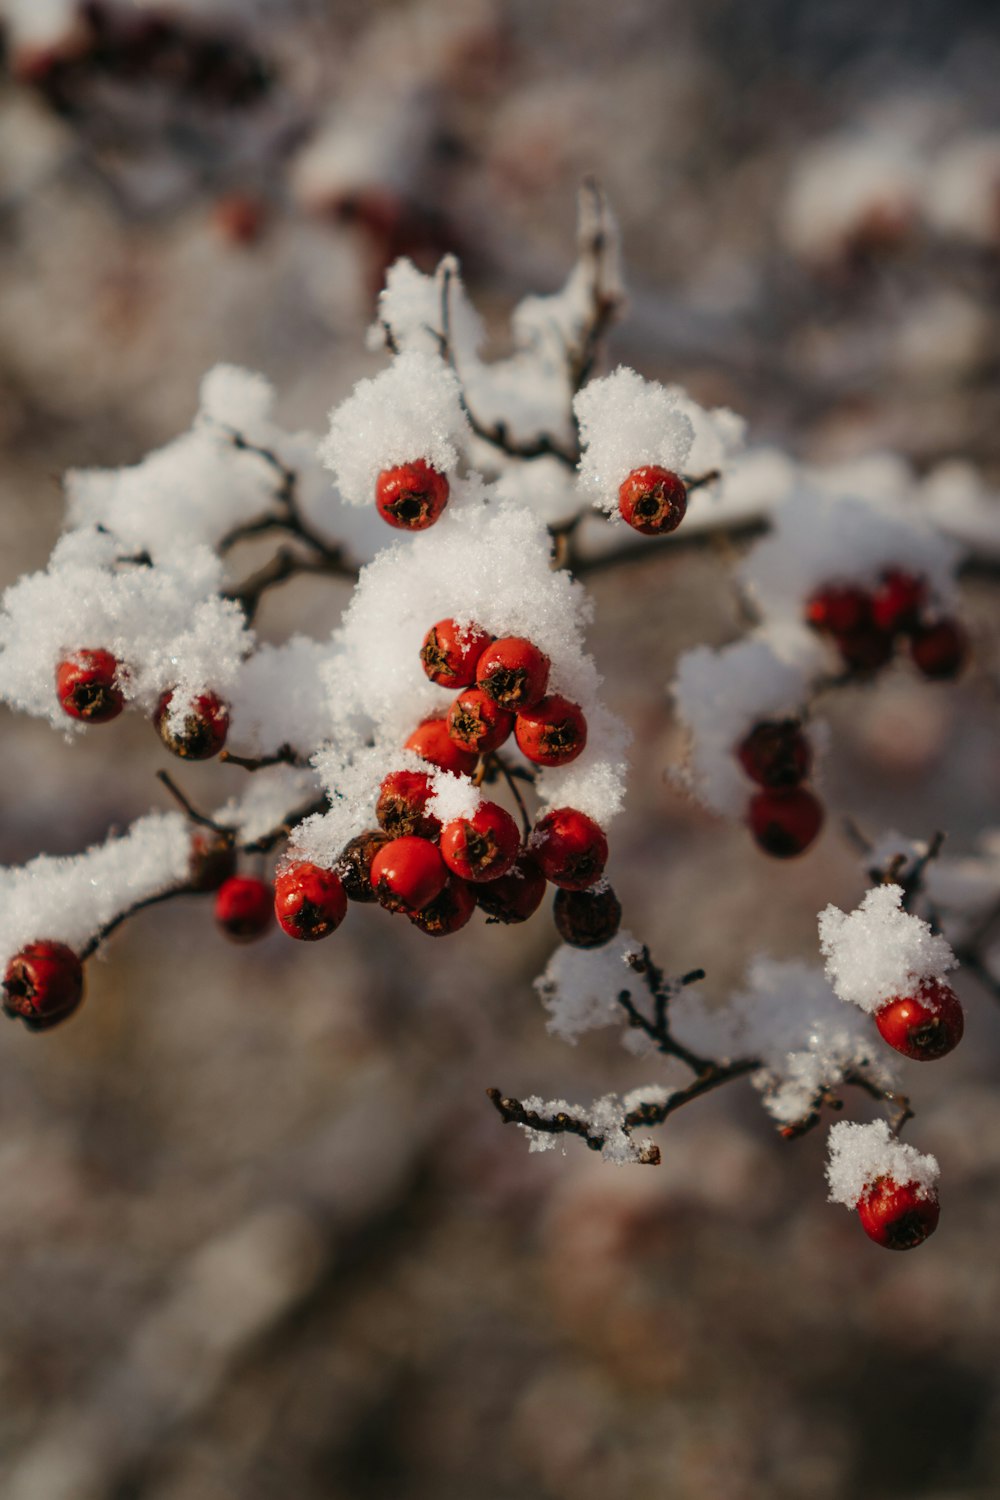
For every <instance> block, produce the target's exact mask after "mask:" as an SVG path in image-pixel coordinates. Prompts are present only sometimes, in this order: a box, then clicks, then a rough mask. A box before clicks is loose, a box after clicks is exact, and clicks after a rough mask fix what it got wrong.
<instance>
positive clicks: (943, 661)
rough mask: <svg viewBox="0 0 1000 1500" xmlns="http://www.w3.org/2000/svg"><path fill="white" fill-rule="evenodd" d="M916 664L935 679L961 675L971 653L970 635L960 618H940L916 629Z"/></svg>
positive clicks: (912, 652)
mask: <svg viewBox="0 0 1000 1500" xmlns="http://www.w3.org/2000/svg"><path fill="white" fill-rule="evenodd" d="M910 655H911V656H912V658H913V662H914V665H915V666H916V667H917V669H918V670H919V671H920V672H922V673H923V675H924V676H925V677H929V678H930V679H931V680H932V681H934V682H946V681H948V679H949V678H952V677H957V676H958V675H959V673H960V672H961V670H962V668H963V667H964V666H965V663H966V661H967V660H968V656H969V638H968V636H967V635H966V633H965V631H964V630H963V629H962V627H961V625H959V623H958V621H957V620H950V619H947V620H937V621H935V622H934V624H933V625H924V626H922V627H921V628H920V629H919V630H915V631H914V633H913V635H912V637H911V639H910Z"/></svg>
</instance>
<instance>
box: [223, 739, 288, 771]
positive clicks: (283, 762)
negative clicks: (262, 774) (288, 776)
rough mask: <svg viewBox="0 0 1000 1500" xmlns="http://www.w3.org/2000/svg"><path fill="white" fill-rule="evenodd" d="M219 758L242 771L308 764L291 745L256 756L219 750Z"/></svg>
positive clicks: (225, 763)
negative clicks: (272, 752)
mask: <svg viewBox="0 0 1000 1500" xmlns="http://www.w3.org/2000/svg"><path fill="white" fill-rule="evenodd" d="M219 760H220V761H221V762H222V763H223V765H227V766H240V767H242V769H243V770H244V771H264V770H266V769H267V767H268V766H299V767H304V766H307V765H308V764H309V762H308V761H307V760H304V759H303V758H302V756H301V755H299V753H298V751H297V750H294V749H293V748H292V746H291V745H281V746H280V747H279V749H277V750H276V751H275V752H274V754H273V755H261V756H260V757H258V758H254V757H252V756H249V755H236V754H235V753H234V751H232V750H220V751H219Z"/></svg>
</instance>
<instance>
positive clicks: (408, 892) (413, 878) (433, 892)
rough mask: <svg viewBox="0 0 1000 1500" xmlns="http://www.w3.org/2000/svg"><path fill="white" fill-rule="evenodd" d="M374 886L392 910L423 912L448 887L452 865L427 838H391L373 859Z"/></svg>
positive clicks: (380, 897) (385, 904)
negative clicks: (421, 910)
mask: <svg viewBox="0 0 1000 1500" xmlns="http://www.w3.org/2000/svg"><path fill="white" fill-rule="evenodd" d="M371 879H372V889H373V890H374V892H375V895H376V896H377V897H378V899H379V901H380V902H381V903H382V905H383V906H385V907H388V909H389V911H402V912H406V913H407V914H409V913H412V912H415V911H420V909H421V907H424V906H427V905H429V904H430V902H431V901H433V900H434V898H435V896H439V895H440V894H441V892H442V891H443V890H444V886H445V881H446V880H447V879H448V868H447V866H446V864H445V862H444V860H443V859H442V858H441V854H440V851H439V850H438V848H437V846H436V845H434V844H431V843H429V842H428V841H427V839H418V838H412V837H407V838H401V839H390V840H389V842H388V843H387V844H383V845H382V847H381V849H379V851H378V853H377V854H376V855H375V858H374V859H373V860H372V867H371Z"/></svg>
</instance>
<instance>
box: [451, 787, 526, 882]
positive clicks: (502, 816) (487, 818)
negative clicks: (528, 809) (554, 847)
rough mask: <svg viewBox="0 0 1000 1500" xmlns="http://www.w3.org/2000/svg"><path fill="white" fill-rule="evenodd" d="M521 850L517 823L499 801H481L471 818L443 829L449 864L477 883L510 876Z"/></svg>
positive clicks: (455, 821) (459, 819)
mask: <svg viewBox="0 0 1000 1500" xmlns="http://www.w3.org/2000/svg"><path fill="white" fill-rule="evenodd" d="M520 847H521V835H520V832H519V831H518V827H517V824H516V823H515V822H514V819H513V818H512V817H511V815H510V813H509V812H505V811H504V809H503V808H502V807H499V806H498V805H497V803H496V802H481V803H480V804H479V806H478V807H477V808H476V810H475V812H474V813H473V814H472V817H471V818H453V819H452V821H451V822H450V823H446V824H445V825H444V828H443V829H442V830H441V855H442V858H443V859H444V862H445V864H446V865H447V866H448V868H449V870H451V871H452V873H453V874H455V875H458V876H460V877H461V879H462V880H471V881H473V882H474V883H478V882H479V881H482V880H496V879H498V878H499V876H501V875H506V873H507V871H508V870H509V869H510V868H511V866H512V865H513V863H514V861H515V860H516V859H517V854H518V850H519V849H520Z"/></svg>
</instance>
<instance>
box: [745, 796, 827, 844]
mask: <svg viewBox="0 0 1000 1500" xmlns="http://www.w3.org/2000/svg"><path fill="white" fill-rule="evenodd" d="M747 823H748V824H749V827H750V832H751V833H752V834H753V836H754V838H755V839H756V841H757V843H758V845H759V846H760V848H761V849H763V850H764V853H765V854H773V855H774V857H775V858H776V859H792V858H793V857H794V856H795V855H796V854H803V853H804V852H805V850H806V849H808V848H809V845H810V844H811V843H812V842H813V840H814V839H815V838H816V836H817V835H818V833H819V831H820V829H821V828H822V827H823V804H822V803H821V802H820V800H819V798H818V797H814V796H813V794H812V792H810V791H808V790H807V789H806V788H805V787H802V786H799V787H783V788H780V787H771V788H768V789H767V790H766V791H762V792H755V793H754V795H753V796H752V797H751V798H750V806H749V808H748V810H747Z"/></svg>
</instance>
